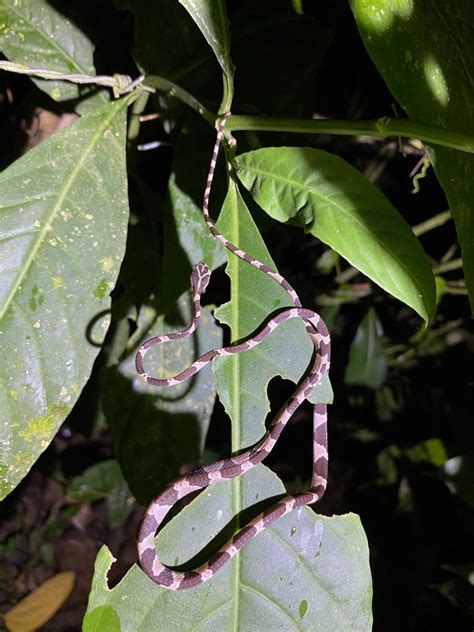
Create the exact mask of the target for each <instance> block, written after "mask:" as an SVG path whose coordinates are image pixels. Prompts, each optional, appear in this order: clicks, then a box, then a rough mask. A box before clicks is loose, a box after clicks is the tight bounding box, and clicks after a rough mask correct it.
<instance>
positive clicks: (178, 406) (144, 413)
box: [102, 292, 222, 504]
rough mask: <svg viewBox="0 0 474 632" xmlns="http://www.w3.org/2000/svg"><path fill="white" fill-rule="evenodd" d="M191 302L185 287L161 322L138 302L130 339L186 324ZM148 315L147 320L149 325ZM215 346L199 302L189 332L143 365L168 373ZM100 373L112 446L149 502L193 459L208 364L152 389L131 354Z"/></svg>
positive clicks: (205, 413)
mask: <svg viewBox="0 0 474 632" xmlns="http://www.w3.org/2000/svg"><path fill="white" fill-rule="evenodd" d="M190 302H191V301H190V297H189V293H188V292H186V294H184V295H183V296H182V297H181V298H180V300H179V301H178V309H177V314H173V315H169V317H168V318H167V319H166V322H165V318H164V316H162V315H161V316H159V317H158V318H156V313H155V312H154V310H152V308H150V307H142V310H141V313H140V316H139V319H138V323H137V325H138V330H137V332H136V334H135V336H136V338H137V339H140V340H145V339H148V338H151V337H153V336H158V335H160V334H162V333H169V332H172V331H180V330H182V329H184V328H185V327H187V326H188V325H189V324H190V322H191V309H190V307H191V306H190ZM170 316H172V317H170ZM150 322H153V326H152V327H147V325H149V323H150ZM221 346H222V330H221V328H220V327H218V326H217V325H216V323H215V321H214V318H213V317H212V315H211V313H210V308H209V307H205V308H204V309H203V310H202V315H201V321H200V323H199V327H198V329H197V333H196V334H194V336H189V337H188V338H185V339H183V340H178V341H176V342H168V343H166V344H162V345H159V346H157V347H155V348H152V349H150V351H148V353H147V355H146V357H145V366H146V368H147V371H148V373H149V374H150V375H154V376H157V377H170V376H172V375H176V374H177V373H179V372H181V371H182V370H183V369H185V368H186V367H187V366H189V365H190V364H192V362H193V360H195V359H196V358H197V357H198V356H200V355H202V354H203V353H205V352H206V351H208V350H209V349H215V348H218V347H221ZM102 377H103V380H102V404H103V408H104V413H105V416H106V418H107V421H108V425H109V428H110V432H111V435H112V442H113V446H114V452H115V454H116V455H117V458H118V460H119V462H120V465H121V466H122V470H123V472H124V475H125V478H126V480H127V482H128V484H129V485H130V488H131V490H132V491H133V493H134V495H135V496H136V498H137V500H138V502H140V503H143V504H145V503H148V502H149V501H150V500H151V499H152V498H153V497H154V496H156V494H157V493H158V492H159V491H160V489H161V488H162V487H163V486H164V485H165V484H166V483H168V482H169V481H170V480H172V479H173V478H176V477H177V476H178V475H179V468H180V467H181V466H182V465H183V464H184V463H196V462H197V461H198V460H199V457H200V455H201V452H202V450H203V448H204V440H205V437H206V434H207V429H208V425H209V419H210V417H211V413H212V409H213V407H214V400H215V394H216V391H215V385H214V379H213V377H212V373H211V368H210V366H209V367H208V368H205V369H203V370H202V371H200V372H199V373H198V374H197V375H196V376H195V377H194V378H193V379H191V380H188V381H187V382H183V383H182V384H179V385H177V386H173V387H170V388H157V387H155V386H150V385H148V384H146V383H145V382H144V381H143V380H142V379H141V378H140V376H139V375H138V374H137V372H136V369H135V356H134V354H132V355H130V356H129V357H127V358H126V359H125V360H124V361H123V362H121V363H120V365H119V366H118V367H117V366H112V367H108V368H106V369H105V370H104V371H103V376H102Z"/></svg>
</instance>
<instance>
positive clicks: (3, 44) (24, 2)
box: [0, 0, 109, 113]
mask: <svg viewBox="0 0 474 632" xmlns="http://www.w3.org/2000/svg"><path fill="white" fill-rule="evenodd" d="M0 51H1V52H2V53H4V55H5V56H6V57H7V58H8V59H9V60H10V61H14V62H16V63H18V64H24V65H25V66H28V67H30V68H43V69H46V70H55V71H57V72H62V73H68V74H85V75H95V74H96V73H95V69H94V64H93V53H94V46H93V44H92V42H91V41H90V40H89V39H88V37H86V35H84V33H83V32H82V31H80V30H79V29H78V28H77V27H76V26H74V25H73V24H72V23H71V22H69V20H66V19H65V18H64V16H63V15H61V13H58V12H57V11H56V10H55V9H54V8H53V7H52V6H51V4H50V3H49V2H46V0H21V2H12V1H11V0H0ZM32 80H33V81H34V82H35V84H36V85H37V86H38V88H40V89H41V90H43V91H44V92H46V94H49V96H50V97H51V98H52V99H54V100H55V101H67V100H69V99H77V98H78V97H80V96H81V95H84V94H86V93H89V92H91V91H94V92H95V94H93V95H91V96H90V97H89V98H88V99H87V100H85V101H84V102H83V103H82V104H81V105H80V106H79V107H78V112H80V113H85V112H87V111H89V110H92V109H94V108H96V107H99V106H100V105H103V104H104V103H106V102H107V101H108V100H109V96H108V93H107V91H105V90H101V91H99V92H97V89H96V88H95V87H92V88H91V87H90V86H88V87H84V86H82V87H81V86H79V85H77V84H75V83H71V82H68V81H46V80H43V79H36V78H32Z"/></svg>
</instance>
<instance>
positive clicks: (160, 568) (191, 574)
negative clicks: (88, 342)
mask: <svg viewBox="0 0 474 632" xmlns="http://www.w3.org/2000/svg"><path fill="white" fill-rule="evenodd" d="M228 116H229V114H227V115H226V116H224V117H223V119H222V121H221V123H220V126H219V129H218V131H217V136H216V142H215V145H214V150H213V154H212V160H211V164H210V167H209V173H208V177H207V182H206V188H205V192H204V200H203V213H204V219H205V221H206V224H207V226H208V228H209V230H210V232H211V233H212V235H213V236H214V237H215V238H216V239H217V240H218V241H219V242H221V243H222V244H223V245H224V246H225V248H227V250H229V251H230V252H232V253H234V254H235V255H237V256H238V257H240V258H241V259H243V260H244V261H247V262H248V263H249V264H250V265H252V266H254V267H255V268H257V269H258V270H261V271H262V272H264V273H265V274H267V275H269V276H270V277H271V278H272V279H274V280H275V281H276V282H277V283H279V284H280V285H281V286H282V287H283V288H284V289H285V290H286V292H287V293H288V295H289V296H290V298H291V300H292V302H293V305H294V307H289V308H288V309H285V310H282V311H280V312H279V313H278V314H277V315H276V316H274V317H273V318H270V319H269V320H268V321H267V322H266V324H265V325H264V326H263V327H262V329H260V330H259V331H258V332H257V333H256V334H255V335H254V336H252V337H251V338H249V339H248V340H246V341H245V342H242V343H240V344H238V345H234V346H230V347H222V348H220V349H214V350H212V351H208V352H207V353H205V354H204V355H202V356H201V357H200V358H198V359H197V360H196V361H195V362H193V364H191V366H189V367H188V368H187V369H186V370H184V371H183V372H182V373H180V374H179V375H176V376H175V377H172V378H168V379H157V378H154V377H151V376H149V375H148V374H147V373H146V371H145V369H144V366H143V358H144V355H145V353H146V351H147V350H148V349H149V348H150V347H153V346H155V345H157V344H161V343H164V342H169V341H170V340H177V339H180V338H184V337H186V336H189V335H190V334H192V333H193V331H194V330H195V329H196V327H197V325H198V322H199V317H200V313H201V305H200V298H201V294H202V292H203V291H204V290H205V289H206V287H207V284H208V283H209V279H210V276H211V271H210V269H209V267H208V266H207V265H206V264H205V263H198V264H197V265H195V266H194V267H193V270H192V273H191V285H192V291H193V318H192V322H191V325H190V326H189V327H188V328H187V329H185V330H184V331H181V332H176V333H171V334H166V335H162V336H156V337H154V338H151V339H150V340H147V341H146V342H145V343H144V344H143V345H142V346H141V347H140V349H139V350H138V352H137V354H136V359H135V364H136V368H137V371H138V373H139V374H140V376H141V377H142V378H143V379H144V380H145V382H147V384H151V385H154V386H174V385H176V384H179V383H181V382H183V381H185V380H187V379H188V378H190V377H191V376H192V375H194V374H195V373H197V372H198V371H199V370H201V369H202V368H203V367H204V366H206V365H208V364H209V363H210V362H211V361H212V360H213V358H216V357H223V356H230V355H234V354H235V353H242V352H244V351H248V350H249V349H253V348H255V347H256V346H257V345H259V344H260V343H261V342H262V341H263V340H265V338H267V336H269V335H270V334H271V332H272V331H274V330H275V329H276V328H277V327H278V326H279V325H280V324H281V323H282V322H284V321H285V320H288V319H290V318H301V319H302V320H303V321H304V323H305V326H306V330H307V333H308V335H309V337H310V339H311V341H312V343H313V345H314V347H315V354H314V358H313V362H312V366H311V368H310V370H309V372H308V374H307V376H306V378H305V379H304V380H303V381H302V382H301V383H300V384H299V386H298V387H297V388H296V390H295V392H294V393H293V395H292V396H291V397H290V398H289V399H288V401H287V402H286V403H285V404H284V406H283V407H282V408H281V409H280V411H279V412H278V414H277V415H276V416H275V418H274V419H273V420H272V422H271V423H270V426H269V428H268V430H267V432H266V433H265V435H264V436H263V438H262V439H261V440H260V441H259V442H258V443H257V444H256V445H255V446H253V447H252V448H250V449H248V450H245V451H244V452H242V453H240V454H239V455H237V456H233V457H230V458H227V459H223V460H221V461H217V462H216V463H212V464H210V465H205V466H202V467H199V468H197V469H195V470H193V471H192V472H189V473H188V474H186V475H184V476H181V477H180V478H177V479H176V480H174V481H172V482H171V483H169V484H168V485H167V486H166V487H165V488H164V489H163V490H162V491H161V493H160V494H159V495H158V496H157V497H156V498H155V499H154V500H153V501H152V502H151V503H150V505H149V506H148V508H147V509H146V511H145V514H144V516H143V519H142V522H141V524H140V528H139V533H138V538H137V547H138V558H139V562H140V565H141V567H142V569H143V570H144V571H145V573H146V574H147V575H148V576H149V577H150V578H151V579H152V580H153V581H154V582H155V583H157V584H159V585H160V586H163V587H165V588H168V589H170V590H182V589H185V588H191V587H193V586H197V585H199V584H202V583H203V582H205V581H207V580H208V579H210V578H211V577H212V576H213V575H214V573H216V571H218V570H219V569H220V568H221V567H222V566H223V564H225V563H226V562H227V561H228V560H230V559H231V558H232V557H233V556H234V555H235V554H236V553H237V551H238V550H239V549H240V548H241V547H242V546H243V545H244V544H245V543H246V542H248V540H250V539H251V538H253V537H254V536H256V535H257V534H259V533H260V532H261V531H263V529H265V527H267V526H268V525H269V524H270V523H271V522H273V521H274V520H276V519H278V518H280V517H281V516H284V515H285V514H287V513H289V512H290V511H293V510H294V509H295V508H297V507H301V506H302V505H310V504H312V503H315V502H316V501H318V500H319V499H320V498H321V497H322V495H323V494H324V492H325V489H326V483H327V471H328V452H327V411H326V405H325V404H316V405H314V408H313V476H312V481H311V487H310V489H309V490H308V491H306V492H302V493H298V494H292V495H290V496H286V497H285V498H283V499H281V500H279V501H278V502H276V503H275V504H274V505H272V506H271V507H269V508H268V509H266V510H265V511H264V512H263V513H261V514H260V515H259V516H257V517H256V518H254V519H253V520H252V521H251V522H249V523H248V524H247V525H246V526H244V527H243V528H242V529H240V531H238V532H237V533H236V534H235V535H234V536H233V537H232V538H231V540H229V542H227V543H226V544H225V545H224V546H223V547H222V548H221V549H220V550H219V551H218V552H217V553H216V554H215V555H214V556H213V557H211V559H210V560H209V561H208V562H206V563H205V564H203V565H202V566H200V567H199V568H197V569H195V570H194V571H186V572H179V571H175V570H173V569H171V568H168V567H167V566H165V565H164V564H162V563H161V562H160V560H159V559H158V556H157V553H156V549H155V535H156V532H157V530H158V529H159V527H160V525H161V524H162V523H163V520H164V519H165V517H166V515H167V514H168V512H169V511H170V509H171V508H172V507H173V506H174V505H175V503H176V502H177V501H178V500H179V499H181V498H183V497H184V496H187V495H188V494H190V493H191V492H195V491H198V490H202V489H204V488H205V487H207V486H208V485H211V484H212V483H217V482H219V481H224V480H228V479H231V478H234V477H235V476H239V475H241V474H244V473H245V472H247V471H248V470H250V469H251V468H252V467H254V465H256V464H257V463H260V462H261V461H262V460H263V459H264V458H265V457H266V456H268V454H269V453H270V452H271V450H272V449H273V446H274V445H275V443H276V441H277V439H278V437H279V436H280V434H281V432H282V430H283V428H284V427H285V425H286V424H287V422H288V420H289V419H290V417H291V416H292V415H293V414H294V412H295V411H296V409H297V408H298V407H299V406H300V405H301V404H302V403H303V402H304V401H305V399H306V397H307V396H308V395H309V394H310V392H311V391H312V390H313V388H314V387H315V385H316V384H318V382H319V381H320V380H321V377H322V376H323V374H324V373H325V372H327V371H328V370H329V361H330V337H329V332H328V329H327V327H326V325H325V323H324V321H323V320H322V318H321V317H320V316H319V315H318V314H317V313H315V312H313V311H311V310H309V309H304V308H303V307H302V306H301V302H300V300H299V298H298V295H297V294H296V292H295V290H294V289H293V288H292V286H291V285H290V284H289V283H288V281H287V280H286V279H285V278H284V277H282V276H281V275H280V274H278V272H275V271H274V270H272V269H271V268H269V267H268V266H267V265H265V264H264V263H262V262H260V261H258V260H257V259H254V258H253V257H251V256H250V255H249V254H248V253H246V252H244V251H243V250H240V249H239V248H237V246H235V245H234V244H232V243H231V242H230V241H228V240H227V239H226V238H225V237H224V235H222V234H221V233H220V232H219V231H218V230H217V228H216V227H215V226H214V224H213V223H212V221H211V219H210V216H209V196H210V193H211V185H212V180H213V177H214V171H215V167H216V163H217V156H218V153H219V146H220V143H221V140H222V136H223V132H224V127H225V122H226V120H227V117H228Z"/></svg>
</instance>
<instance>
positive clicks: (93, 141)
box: [0, 102, 125, 322]
mask: <svg viewBox="0 0 474 632" xmlns="http://www.w3.org/2000/svg"><path fill="white" fill-rule="evenodd" d="M124 104H125V102H124V103H123V104H122V107H123V106H124ZM120 110H121V108H113V111H112V113H111V115H110V116H108V117H107V118H106V119H105V120H104V122H103V124H102V125H100V126H99V127H98V128H97V132H96V133H95V134H94V135H93V136H92V138H91V140H90V141H89V143H87V144H86V145H85V150H84V152H83V154H82V156H81V157H80V158H79V160H78V161H77V162H75V163H74V167H73V169H72V171H71V173H70V175H69V177H68V178H67V179H66V183H65V186H64V188H63V190H62V192H61V193H60V194H59V197H58V199H57V202H56V204H54V205H53V207H52V210H51V212H50V213H49V215H48V216H47V219H46V220H45V222H44V224H43V227H42V228H41V230H39V231H38V238H37V239H36V241H35V242H34V243H33V246H32V248H31V250H30V253H29V255H28V256H27V258H26V261H25V263H24V265H23V266H22V272H21V273H20V274H19V275H18V276H17V278H16V280H15V283H14V284H13V285H12V288H11V290H10V293H9V294H8V296H7V298H6V300H5V302H4V304H3V306H2V308H1V309H0V322H1V321H2V320H3V318H4V317H5V314H6V313H7V311H8V309H9V308H10V305H11V303H12V301H13V299H14V297H15V295H16V293H17V292H18V290H19V288H20V286H21V284H22V283H23V281H24V280H25V277H26V275H27V274H28V272H29V270H30V268H31V266H32V264H33V261H34V258H35V256H36V254H37V252H38V250H39V249H40V247H41V246H42V244H43V242H44V238H45V236H46V235H47V234H48V233H49V231H50V228H52V224H53V222H54V220H55V219H56V216H57V214H58V211H59V210H60V208H61V206H62V204H63V202H64V200H65V198H66V196H67V195H68V193H69V192H70V190H71V188H72V186H73V184H74V182H75V180H76V176H77V174H78V173H79V172H80V171H81V169H82V167H83V165H84V162H85V161H86V158H87V157H88V156H89V154H90V153H91V151H92V150H93V148H94V146H95V145H96V143H97V141H98V139H99V138H100V137H101V136H102V134H103V132H104V131H105V130H106V129H107V128H108V127H109V125H110V123H111V121H112V120H113V119H114V118H115V117H116V116H117V114H118V113H119V112H120ZM72 125H74V123H73V124H72ZM48 162H50V161H48Z"/></svg>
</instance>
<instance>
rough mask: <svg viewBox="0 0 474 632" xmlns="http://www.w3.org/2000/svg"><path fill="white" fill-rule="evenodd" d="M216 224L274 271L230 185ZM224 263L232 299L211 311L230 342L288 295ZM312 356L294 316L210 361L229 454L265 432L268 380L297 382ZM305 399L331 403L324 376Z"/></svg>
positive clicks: (256, 274)
mask: <svg viewBox="0 0 474 632" xmlns="http://www.w3.org/2000/svg"><path fill="white" fill-rule="evenodd" d="M217 225H218V228H219V230H220V231H221V232H222V233H223V234H224V235H225V236H226V237H227V239H229V240H230V241H231V242H232V243H234V244H236V245H237V246H239V248H242V249H243V250H245V252H248V253H249V254H251V255H252V256H253V257H255V258H256V259H259V260H260V261H262V262H263V263H266V264H267V265H269V266H271V267H272V268H273V269H275V270H276V266H275V264H274V262H273V261H272V258H271V257H270V255H269V253H268V251H267V249H266V247H265V244H264V242H263V240H262V238H261V237H260V233H259V231H258V228H257V226H256V225H255V223H254V221H253V219H252V216H251V215H250V213H249V211H248V209H247V207H246V205H245V202H244V201H243V199H242V197H241V195H240V193H239V191H238V189H237V187H236V186H235V185H233V184H231V186H230V188H229V192H228V194H227V197H226V199H225V202H224V206H223V207H222V211H221V215H220V216H219V221H218V224H217ZM228 261H229V263H228V266H227V274H228V275H229V277H230V279H231V301H230V302H229V303H226V304H225V305H222V306H221V307H220V308H219V309H217V310H216V317H217V318H218V319H219V320H220V322H222V323H225V324H227V325H229V326H230V328H231V331H232V340H241V339H243V338H246V337H247V336H250V335H251V334H252V333H254V332H256V331H258V329H259V328H261V327H262V326H263V324H264V323H265V322H266V321H267V320H268V318H269V316H270V314H272V312H274V311H275V310H278V309H281V308H282V307H285V306H287V305H292V302H291V299H290V298H289V296H288V294H287V292H286V291H285V290H284V289H283V288H282V287H281V286H280V285H279V284H278V283H276V281H274V280H273V279H271V278H270V277H269V276H268V275H266V274H264V273H263V272H261V271H260V270H257V269H256V268H254V267H253V266H251V265H249V264H248V263H247V262H245V261H242V260H241V259H239V258H238V257H236V256H235V255H232V254H230V255H228ZM312 354H313V345H312V343H311V341H310V340H309V337H308V334H307V333H306V329H305V327H304V324H303V321H302V320H300V319H296V318H295V319H291V320H288V321H286V322H284V323H283V324H281V325H280V326H279V327H278V328H277V329H276V330H275V331H274V332H273V333H272V334H271V335H270V336H269V337H268V338H267V339H266V340H264V341H263V342H262V343H261V344H260V345H258V347H256V348H255V349H251V350H249V351H246V352H245V353H239V354H238V355H235V356H232V357H228V358H217V359H216V360H215V361H214V373H215V376H216V383H217V392H218V393H219V398H220V400H221V401H222V403H223V405H224V407H225V409H226V411H227V414H228V415H229V417H230V418H231V419H232V421H233V432H234V433H235V437H236V442H235V443H234V444H233V450H239V449H241V448H243V447H244V446H248V445H251V444H252V443H254V442H256V441H258V439H260V438H261V437H262V435H263V434H264V432H265V418H266V416H267V414H268V412H269V411H270V402H269V400H268V397H267V393H266V390H267V386H268V383H269V382H270V380H271V379H272V378H274V377H275V376H277V375H280V376H281V377H283V378H284V379H288V380H291V381H293V382H298V381H299V380H300V378H301V377H302V376H303V375H304V373H305V371H306V370H307V369H308V367H309V366H310V363H311V356H312ZM308 399H309V401H311V402H313V403H316V402H319V403H330V402H331V401H332V390H331V386H330V383H329V379H328V376H327V375H326V374H325V375H324V377H323V379H322V380H321V383H320V384H318V385H317V386H316V387H315V389H314V390H313V392H312V394H311V395H310V397H309V398H308ZM237 480H238V479H237Z"/></svg>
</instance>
